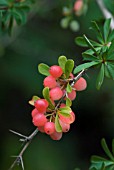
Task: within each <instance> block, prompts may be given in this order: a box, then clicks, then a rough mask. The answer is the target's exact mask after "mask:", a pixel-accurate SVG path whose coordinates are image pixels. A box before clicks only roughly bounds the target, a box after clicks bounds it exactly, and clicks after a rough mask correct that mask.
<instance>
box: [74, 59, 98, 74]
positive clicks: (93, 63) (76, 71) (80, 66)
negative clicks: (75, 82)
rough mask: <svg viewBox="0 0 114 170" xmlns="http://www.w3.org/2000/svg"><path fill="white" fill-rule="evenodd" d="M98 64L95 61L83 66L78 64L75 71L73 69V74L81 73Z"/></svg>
mask: <svg viewBox="0 0 114 170" xmlns="http://www.w3.org/2000/svg"><path fill="white" fill-rule="evenodd" d="M99 63H100V62H97V61H92V62H88V63H84V64H80V65H79V66H77V67H76V68H75V69H74V74H76V73H78V72H80V71H82V70H85V69H87V68H89V67H92V66H94V65H98V64H99Z"/></svg>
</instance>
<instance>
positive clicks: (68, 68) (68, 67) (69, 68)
mask: <svg viewBox="0 0 114 170" xmlns="http://www.w3.org/2000/svg"><path fill="white" fill-rule="evenodd" d="M73 68H74V61H73V60H71V59H68V60H67V62H66V64H65V75H66V78H69V76H70V73H71V72H72V70H73Z"/></svg>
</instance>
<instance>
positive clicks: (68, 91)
mask: <svg viewBox="0 0 114 170" xmlns="http://www.w3.org/2000/svg"><path fill="white" fill-rule="evenodd" d="M66 91H67V93H71V91H72V87H71V85H70V84H69V83H68V84H67V87H66Z"/></svg>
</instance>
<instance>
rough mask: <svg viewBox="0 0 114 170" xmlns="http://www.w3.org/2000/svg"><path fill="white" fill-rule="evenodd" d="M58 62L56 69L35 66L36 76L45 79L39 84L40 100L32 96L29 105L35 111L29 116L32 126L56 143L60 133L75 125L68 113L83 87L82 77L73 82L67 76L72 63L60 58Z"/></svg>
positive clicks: (54, 66) (71, 113)
mask: <svg viewBox="0 0 114 170" xmlns="http://www.w3.org/2000/svg"><path fill="white" fill-rule="evenodd" d="M58 61H59V66H58V65H53V66H51V67H48V66H47V65H45V64H41V65H39V67H38V69H39V72H40V73H42V74H44V75H46V78H45V79H44V81H43V85H44V89H43V96H44V99H41V98H39V97H37V96H34V97H33V99H32V101H30V104H32V105H34V107H35V108H34V109H33V110H32V113H31V114H32V121H33V124H34V125H35V126H37V127H38V130H39V131H40V132H44V133H46V134H48V135H50V137H51V138H52V139H53V140H60V139H61V137H62V134H63V132H68V131H69V129H70V124H71V123H73V122H74V121H75V114H74V112H73V111H72V109H71V105H72V100H74V99H75V98H76V91H82V90H84V89H85V88H86V86H87V83H86V80H85V79H84V78H82V77H80V78H79V80H77V81H76V82H74V80H75V78H74V75H73V74H72V73H71V72H72V70H73V67H74V62H73V60H67V59H66V57H65V56H61V57H59V60H58ZM73 82H74V83H73Z"/></svg>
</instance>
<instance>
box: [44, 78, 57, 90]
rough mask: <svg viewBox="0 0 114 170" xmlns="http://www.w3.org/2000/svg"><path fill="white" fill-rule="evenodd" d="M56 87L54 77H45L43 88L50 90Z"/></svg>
mask: <svg viewBox="0 0 114 170" xmlns="http://www.w3.org/2000/svg"><path fill="white" fill-rule="evenodd" d="M56 85H57V82H56V79H55V78H54V77H52V76H47V77H46V78H45V79H44V87H49V88H50V89H51V88H54V87H56Z"/></svg>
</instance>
